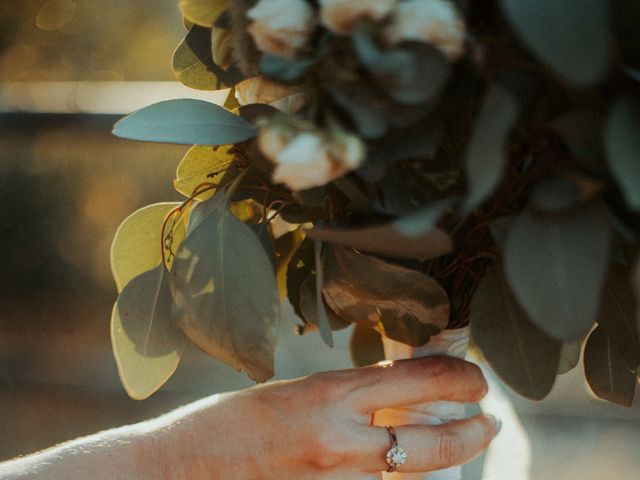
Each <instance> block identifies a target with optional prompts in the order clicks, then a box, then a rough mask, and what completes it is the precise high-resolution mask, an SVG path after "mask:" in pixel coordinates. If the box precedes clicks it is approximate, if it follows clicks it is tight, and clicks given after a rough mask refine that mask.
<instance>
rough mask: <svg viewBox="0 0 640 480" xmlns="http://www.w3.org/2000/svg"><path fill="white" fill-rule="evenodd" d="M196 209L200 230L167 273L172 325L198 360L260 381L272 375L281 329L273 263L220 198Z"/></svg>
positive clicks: (192, 232) (193, 232)
mask: <svg viewBox="0 0 640 480" xmlns="http://www.w3.org/2000/svg"><path fill="white" fill-rule="evenodd" d="M197 209H198V210H200V211H201V214H200V215H198V218H199V223H198V224H197V226H195V227H194V228H193V230H192V231H191V232H190V234H189V236H188V237H187V238H186V239H185V241H184V242H183V243H182V245H181V247H180V249H179V250H178V253H177V255H176V259H175V263H174V268H173V271H172V287H173V294H174V300H175V304H176V309H175V318H176V320H177V322H178V324H179V325H180V327H181V328H182V329H183V331H184V332H185V333H186V334H187V336H188V337H189V339H190V340H191V341H192V342H193V343H195V344H196V345H197V346H198V347H199V348H200V349H201V350H203V351H204V352H205V353H207V354H208V355H211V356H212V357H214V358H217V359H218V360H220V361H223V362H225V363H227V364H229V365H231V366H232V367H233V368H236V369H238V370H243V371H246V372H247V373H248V374H249V376H250V377H251V378H252V379H254V380H255V381H258V382H264V381H266V380H268V379H269V378H271V377H272V376H273V363H274V355H275V347H276V343H277V334H278V327H279V323H280V313H279V299H278V287H277V284H276V278H275V275H274V269H273V265H272V262H271V260H270V259H269V257H268V256H267V254H266V252H265V250H264V248H263V246H262V243H261V242H260V240H259V239H258V237H257V236H256V235H255V234H254V232H253V231H252V230H251V229H250V228H249V227H248V226H247V225H245V224H244V223H242V222H240V221H239V220H237V219H236V218H235V217H234V216H233V215H231V213H229V211H228V208H227V205H226V202H225V201H224V198H223V197H222V196H221V195H216V196H215V197H213V198H212V199H211V200H208V201H205V202H203V203H202V204H201V205H199V206H198V207H197Z"/></svg>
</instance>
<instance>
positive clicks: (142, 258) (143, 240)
mask: <svg viewBox="0 0 640 480" xmlns="http://www.w3.org/2000/svg"><path fill="white" fill-rule="evenodd" d="M179 205H180V204H179V203H156V204H154V205H149V206H147V207H144V208H141V209H140V210H138V211H136V212H134V213H132V214H131V215H129V216H128V217H127V218H126V219H125V220H124V221H123V222H122V224H121V225H120V226H119V227H118V230H117V231H116V235H115V237H114V238H113V243H112V244H111V272H112V273H113V278H114V279H115V281H116V286H117V287H118V292H120V291H122V289H123V288H124V287H125V285H126V284H127V283H129V281H130V280H132V279H133V278H135V277H137V276H138V275H140V274H141V273H143V272H146V271H148V270H151V269H152V268H153V267H155V266H156V265H158V264H159V263H160V261H161V260H162V251H161V248H162V247H161V245H162V239H161V236H162V224H163V223H164V219H165V217H166V215H167V214H168V213H169V212H170V211H171V210H173V209H174V208H176V207H177V206H179ZM175 233H176V235H175V248H176V249H177V247H178V243H179V242H180V241H181V239H182V238H183V237H184V224H182V223H181V224H180V225H179V226H178V229H177V230H176V232H175Z"/></svg>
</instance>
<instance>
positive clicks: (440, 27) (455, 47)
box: [385, 0, 466, 61]
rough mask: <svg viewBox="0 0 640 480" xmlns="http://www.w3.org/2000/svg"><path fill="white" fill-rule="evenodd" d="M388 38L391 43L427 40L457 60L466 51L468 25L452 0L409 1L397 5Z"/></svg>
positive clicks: (447, 55) (388, 28)
mask: <svg viewBox="0 0 640 480" xmlns="http://www.w3.org/2000/svg"><path fill="white" fill-rule="evenodd" d="M385 37H386V39H387V41H388V42H390V43H391V44H395V43H399V42H403V41H418V42H424V43H428V44H429V45H432V46H433V47H435V48H437V49H438V50H440V51H441V52H442V53H444V54H445V55H446V57H447V58H448V59H449V60H451V61H455V60H457V59H458V58H460V57H461V56H462V54H463V53H464V41H465V37H466V28H465V24H464V20H463V18H462V15H461V14H460V12H459V11H458V9H457V8H456V6H455V5H454V4H453V2H451V1H449V0H407V1H404V2H400V3H399V4H398V7H397V8H396V12H395V15H394V18H393V21H392V22H391V24H390V25H389V27H387V29H386V30H385Z"/></svg>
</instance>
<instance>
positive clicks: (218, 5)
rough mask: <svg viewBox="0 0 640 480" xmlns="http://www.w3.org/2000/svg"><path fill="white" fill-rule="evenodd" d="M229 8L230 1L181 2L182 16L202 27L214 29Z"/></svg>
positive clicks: (188, 0)
mask: <svg viewBox="0 0 640 480" xmlns="http://www.w3.org/2000/svg"><path fill="white" fill-rule="evenodd" d="M228 8H229V0H180V11H181V12H182V15H184V17H185V18H186V19H187V20H189V21H190V22H193V23H195V24H197V25H200V26H202V27H213V25H214V24H215V22H216V20H217V19H218V17H220V15H221V14H222V13H223V12H224V11H225V10H227V9H228Z"/></svg>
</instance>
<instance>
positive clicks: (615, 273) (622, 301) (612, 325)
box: [598, 263, 640, 370]
mask: <svg viewBox="0 0 640 480" xmlns="http://www.w3.org/2000/svg"><path fill="white" fill-rule="evenodd" d="M637 305H638V302H637V300H636V298H635V295H634V292H633V288H632V286H631V272H629V270H628V269H627V268H625V267H624V266H622V265H620V264H617V263H611V264H610V267H609V276H608V277H607V282H606V283H605V286H604V293H603V296H602V305H601V306H600V315H599V316H598V325H600V327H602V329H603V330H604V331H605V332H606V334H607V336H608V337H609V338H610V339H611V340H612V341H613V343H615V345H616V350H617V351H618V352H619V353H620V355H621V356H622V358H623V359H624V361H625V363H626V365H627V367H628V368H629V369H631V370H637V369H638V367H640V324H639V323H638V321H637V319H636V312H637V309H638V306H637Z"/></svg>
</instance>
